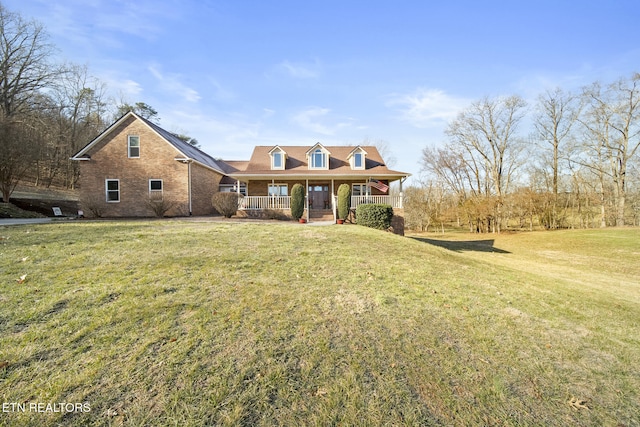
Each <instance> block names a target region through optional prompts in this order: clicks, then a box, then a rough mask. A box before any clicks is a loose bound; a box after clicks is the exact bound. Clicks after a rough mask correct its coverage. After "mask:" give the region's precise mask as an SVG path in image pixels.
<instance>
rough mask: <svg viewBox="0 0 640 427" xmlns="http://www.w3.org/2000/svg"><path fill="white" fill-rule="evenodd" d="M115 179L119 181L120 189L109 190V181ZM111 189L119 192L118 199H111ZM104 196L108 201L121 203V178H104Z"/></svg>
mask: <svg viewBox="0 0 640 427" xmlns="http://www.w3.org/2000/svg"><path fill="white" fill-rule="evenodd" d="M111 181H115V182H117V183H118V190H109V182H111ZM109 191H117V192H118V200H109ZM104 197H105V200H106V202H107V203H120V180H119V179H105V180H104Z"/></svg>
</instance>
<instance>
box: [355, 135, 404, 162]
mask: <svg viewBox="0 0 640 427" xmlns="http://www.w3.org/2000/svg"><path fill="white" fill-rule="evenodd" d="M362 145H373V146H374V147H376V149H377V150H378V153H380V157H382V158H383V159H384V163H385V164H386V165H387V167H389V168H392V167H394V166H395V164H396V163H397V161H398V159H397V158H396V156H394V155H393V152H392V151H391V147H390V146H389V142H387V141H385V140H384V139H370V138H365V139H364V140H363V141H362Z"/></svg>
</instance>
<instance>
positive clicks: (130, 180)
mask: <svg viewBox="0 0 640 427" xmlns="http://www.w3.org/2000/svg"><path fill="white" fill-rule="evenodd" d="M72 160H77V161H79V162H80V203H81V207H82V208H83V210H84V211H86V212H87V214H91V215H93V216H105V217H131V216H153V215H154V211H153V209H152V203H153V204H155V205H156V206H157V205H164V206H165V208H167V209H168V210H167V211H166V215H170V216H184V215H207V214H213V213H215V210H214V209H213V206H212V205H211V197H212V196H213V194H214V193H216V192H217V191H218V188H219V184H220V181H221V180H222V178H223V177H224V176H225V172H224V171H223V167H222V166H221V165H220V163H219V162H218V161H216V160H215V159H214V158H213V157H211V156H209V155H208V154H206V153H204V152H202V151H201V150H199V149H197V148H196V147H194V146H192V145H191V144H188V143H186V142H184V141H182V140H181V139H179V138H177V137H176V136H175V135H173V134H172V133H170V132H167V131H166V130H164V129H162V128H161V127H159V126H158V125H156V124H154V123H152V122H150V121H149V120H146V119H144V118H143V117H141V116H139V115H137V114H135V113H133V112H129V113H127V114H125V115H124V116H122V117H121V118H120V119H119V120H117V121H116V122H115V123H114V124H112V125H111V126H110V127H109V128H107V129H106V130H105V131H104V132H102V133H101V134H100V135H98V136H97V137H96V138H95V139H94V140H93V141H91V142H90V143H89V144H87V145H86V146H85V147H84V148H83V149H82V150H80V151H79V152H78V153H77V154H75V155H74V156H73V157H72Z"/></svg>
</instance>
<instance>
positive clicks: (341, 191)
mask: <svg viewBox="0 0 640 427" xmlns="http://www.w3.org/2000/svg"><path fill="white" fill-rule="evenodd" d="M350 209H351V186H350V185H349V184H340V187H338V219H347V217H348V216H349V210H350Z"/></svg>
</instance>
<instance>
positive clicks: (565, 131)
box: [534, 88, 581, 228]
mask: <svg viewBox="0 0 640 427" xmlns="http://www.w3.org/2000/svg"><path fill="white" fill-rule="evenodd" d="M580 111H581V103H580V97H578V96H576V95H573V94H571V93H569V92H565V91H563V90H562V89H560V88H556V89H555V90H553V91H550V90H548V91H546V92H545V93H544V94H542V95H540V96H539V97H538V102H537V104H536V111H535V116H534V127H535V130H536V139H537V140H539V141H541V142H542V143H544V144H545V147H546V148H547V149H546V150H545V149H543V151H542V152H541V153H540V154H539V156H538V157H539V158H540V159H541V160H542V161H543V163H550V166H551V192H552V195H553V199H552V200H553V203H551V204H550V205H549V210H548V211H546V212H547V214H548V218H547V220H548V224H547V225H548V226H549V227H551V228H557V227H558V218H557V215H558V209H559V207H558V176H559V173H560V166H559V162H560V157H561V148H564V144H565V142H566V141H567V140H568V139H569V138H571V131H572V129H573V127H574V125H575V124H576V122H577V121H578V117H579V115H580ZM561 145H562V147H561ZM548 150H550V158H548V156H547V154H546V153H547V152H548ZM543 167H545V168H547V167H548V166H547V165H544V166H543ZM548 189H549V187H547V191H548Z"/></svg>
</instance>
